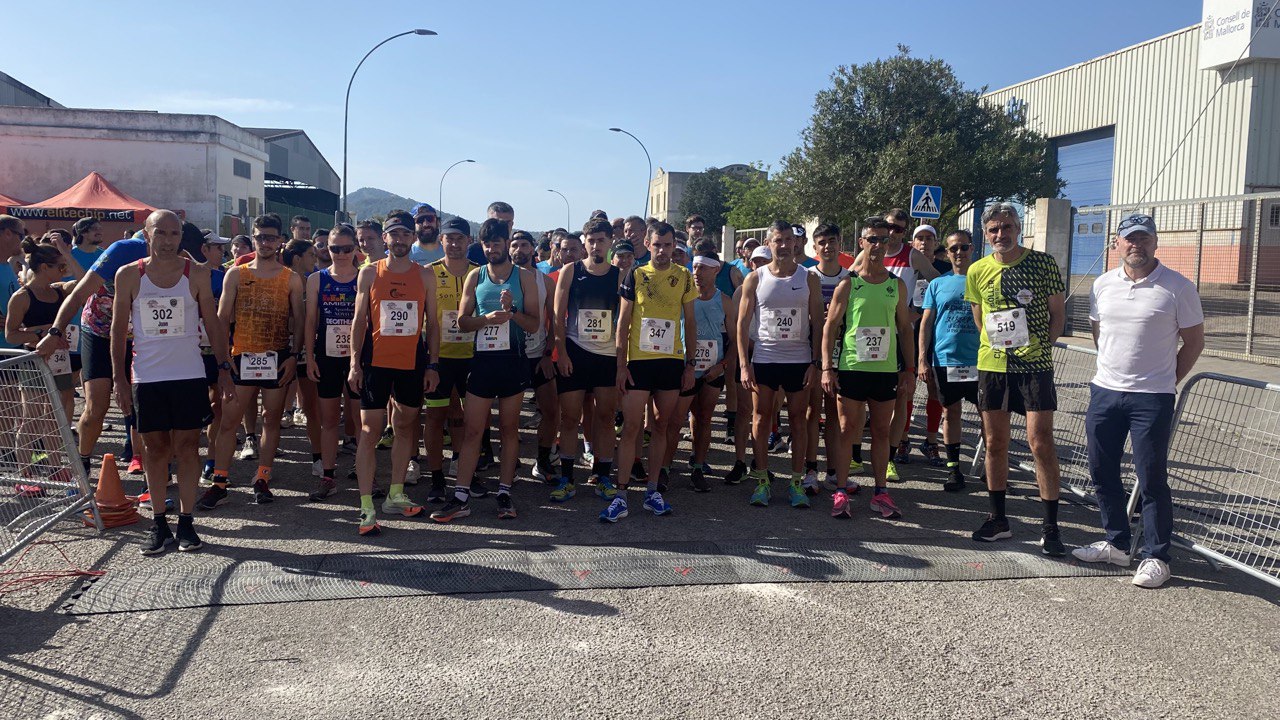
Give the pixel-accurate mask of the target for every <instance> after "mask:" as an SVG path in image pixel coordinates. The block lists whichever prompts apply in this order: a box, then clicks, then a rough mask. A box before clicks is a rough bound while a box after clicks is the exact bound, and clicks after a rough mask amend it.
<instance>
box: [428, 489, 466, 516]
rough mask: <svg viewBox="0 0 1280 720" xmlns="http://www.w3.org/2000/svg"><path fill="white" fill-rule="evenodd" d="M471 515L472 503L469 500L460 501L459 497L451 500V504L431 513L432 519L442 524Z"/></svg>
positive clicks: (448, 503)
mask: <svg viewBox="0 0 1280 720" xmlns="http://www.w3.org/2000/svg"><path fill="white" fill-rule="evenodd" d="M470 514H471V503H470V502H469V501H467V500H459V499H458V496H457V495H454V496H453V497H451V498H449V502H447V503H445V504H444V507H442V508H440V509H439V510H437V511H435V512H433V513H431V519H432V520H435V521H436V522H440V523H447V522H451V521H453V520H459V519H461V518H464V517H466V516H468V515H470Z"/></svg>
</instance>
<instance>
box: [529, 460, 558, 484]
mask: <svg viewBox="0 0 1280 720" xmlns="http://www.w3.org/2000/svg"><path fill="white" fill-rule="evenodd" d="M531 474H532V475H533V479H534V480H539V481H541V482H551V480H552V479H553V478H554V477H555V476H556V471H555V468H554V467H552V466H551V463H550V462H548V463H547V464H546V465H543V464H542V462H541V461H538V460H534V461H533V472H532V473H531Z"/></svg>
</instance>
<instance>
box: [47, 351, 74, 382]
mask: <svg viewBox="0 0 1280 720" xmlns="http://www.w3.org/2000/svg"><path fill="white" fill-rule="evenodd" d="M49 370H50V371H51V372H52V373H53V374H54V375H55V376H57V375H70V374H71V351H69V350H67V349H65V348H58V349H57V350H54V351H53V355H51V356H50V357H49Z"/></svg>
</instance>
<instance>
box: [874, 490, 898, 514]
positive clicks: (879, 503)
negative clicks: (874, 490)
mask: <svg viewBox="0 0 1280 720" xmlns="http://www.w3.org/2000/svg"><path fill="white" fill-rule="evenodd" d="M871 511H872V512H878V513H880V517H882V518H884V519H886V520H894V519H897V518H900V517H902V513H901V512H900V511H899V510H898V506H897V505H894V504H893V498H891V497H889V493H887V492H882V493H880V494H879V495H875V496H873V497H872V498H871Z"/></svg>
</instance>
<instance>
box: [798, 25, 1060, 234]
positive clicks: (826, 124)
mask: <svg viewBox="0 0 1280 720" xmlns="http://www.w3.org/2000/svg"><path fill="white" fill-rule="evenodd" d="M910 53H911V51H910V49H909V48H907V47H906V46H903V45H899V46H898V54H897V55H895V56H893V57H892V58H889V59H887V60H876V61H874V62H870V63H867V64H865V65H857V66H840V67H839V68H837V69H836V71H835V72H834V73H832V75H831V87H830V88H827V89H825V90H822V91H820V92H819V93H818V94H817V97H816V98H815V100H814V113H813V118H812V119H811V120H810V124H809V126H808V127H807V128H806V129H805V130H804V132H803V134H802V141H803V142H802V144H801V146H800V147H798V148H796V150H795V151H793V152H792V153H791V154H790V155H788V156H787V157H786V158H785V159H784V160H783V166H782V171H781V173H780V178H779V179H778V181H779V182H780V183H781V184H782V186H783V187H785V188H786V190H787V193H788V194H789V195H790V197H791V198H792V202H793V203H794V205H795V209H796V210H797V211H799V212H800V213H801V214H802V215H805V216H818V217H821V218H824V219H834V220H836V221H838V222H840V223H841V224H843V225H846V226H849V227H853V225H854V224H855V223H856V222H857V221H859V220H861V219H862V218H863V217H865V216H867V215H872V214H879V213H881V212H883V211H884V210H886V209H888V208H890V207H904V208H905V207H906V206H907V204H908V203H909V202H910V198H911V186H912V185H915V184H921V185H941V186H942V192H943V207H942V212H943V223H942V224H943V225H944V226H947V227H951V226H954V223H955V217H956V214H957V212H958V211H959V210H960V209H961V208H962V207H964V206H966V205H968V204H970V203H973V202H976V201H983V200H989V199H997V198H1005V199H1012V200H1017V201H1019V202H1024V203H1026V202H1031V201H1033V200H1034V199H1035V198H1037V197H1056V196H1057V195H1058V193H1059V191H1060V190H1061V189H1062V186H1063V183H1062V182H1061V181H1060V180H1059V179H1058V165H1057V160H1056V158H1055V157H1054V154H1053V153H1052V152H1050V148H1049V142H1048V140H1047V139H1046V138H1045V137H1044V136H1043V135H1041V134H1040V133H1038V132H1035V131H1034V130H1031V129H1030V128H1028V127H1027V124H1026V118H1025V116H1024V115H1023V114H1022V113H1021V112H1014V113H1006V112H1005V111H1004V109H1003V108H997V107H993V106H991V105H990V104H988V103H985V102H983V101H982V99H981V95H982V93H983V92H984V91H985V88H983V89H982V90H967V89H965V88H964V86H963V84H962V83H961V82H960V80H959V79H958V78H956V76H955V73H954V72H953V71H952V69H951V66H950V65H948V64H946V63H945V62H943V61H941V60H937V59H933V58H930V59H928V60H922V59H919V58H914V57H911V54H910ZM948 222H949V223H950V224H949V225H948Z"/></svg>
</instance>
